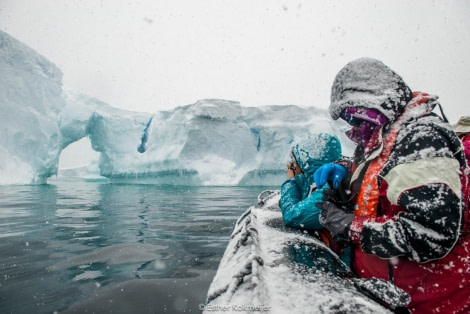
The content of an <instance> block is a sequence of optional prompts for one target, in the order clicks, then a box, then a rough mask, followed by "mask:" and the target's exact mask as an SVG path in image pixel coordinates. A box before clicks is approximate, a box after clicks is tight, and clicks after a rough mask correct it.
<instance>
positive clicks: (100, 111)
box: [0, 31, 352, 186]
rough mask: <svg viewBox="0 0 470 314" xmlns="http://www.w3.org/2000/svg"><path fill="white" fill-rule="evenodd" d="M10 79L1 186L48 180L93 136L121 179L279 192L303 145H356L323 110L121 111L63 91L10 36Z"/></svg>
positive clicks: (4, 97) (0, 146)
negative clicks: (292, 155)
mask: <svg viewBox="0 0 470 314" xmlns="http://www.w3.org/2000/svg"><path fill="white" fill-rule="evenodd" d="M0 72H1V73H2V75H1V76H0V105H1V107H2V115H1V117H0V122H1V128H0V158H1V160H2V163H1V164H0V184H12V183H45V182H47V178H49V177H51V176H53V175H55V174H57V169H58V160H59V156H60V154H61V152H62V150H63V149H64V148H66V147H67V146H68V145H70V144H71V143H74V142H76V141H78V140H80V139H82V138H84V137H89V139H90V142H91V145H92V148H93V150H95V151H97V152H99V154H100V157H99V162H98V168H99V172H100V174H101V175H102V176H105V177H107V178H109V179H110V180H111V182H135V183H157V184H180V185H270V186H274V185H279V184H281V183H282V181H283V180H284V178H285V165H286V162H287V160H288V156H289V151H290V147H291V145H292V144H293V142H294V141H296V140H297V139H298V138H301V137H304V136H306V135H307V134H309V133H312V132H320V131H321V132H332V133H335V134H337V135H338V136H339V137H340V139H342V140H343V143H347V144H349V145H351V144H350V141H349V140H347V139H346V138H345V137H344V136H343V132H344V129H342V130H341V129H339V128H338V126H342V127H344V125H343V124H342V123H341V122H336V121H332V120H331V119H330V117H329V115H328V112H327V111H326V110H324V109H318V108H315V107H307V108H304V107H298V106H294V105H286V106H265V107H245V106H241V104H240V103H238V102H236V101H229V100H221V99H205V100H200V101H197V102H196V103H194V104H191V105H187V106H182V107H178V108H176V109H174V110H171V111H159V112H155V113H145V112H133V111H127V110H120V109H117V108H114V107H112V106H110V105H108V104H106V103H104V102H102V101H100V100H98V99H95V98H91V97H89V96H86V95H83V94H80V93H77V92H71V91H63V90H62V74H61V71H60V70H59V69H58V68H57V67H56V66H55V65H54V64H52V63H51V62H49V61H48V60H46V59H45V58H44V57H42V56H40V55H39V54H38V53H36V52H35V51H34V50H32V49H30V48H28V47H27V46H25V45H24V44H22V43H20V42H18V41H17V40H15V39H14V38H12V37H11V36H9V35H8V34H6V33H4V32H1V31H0ZM337 123H338V124H337ZM344 151H345V152H346V153H350V152H351V151H352V147H351V146H349V147H345V149H344ZM93 169H95V170H96V165H94V167H93ZM80 173H83V171H80Z"/></svg>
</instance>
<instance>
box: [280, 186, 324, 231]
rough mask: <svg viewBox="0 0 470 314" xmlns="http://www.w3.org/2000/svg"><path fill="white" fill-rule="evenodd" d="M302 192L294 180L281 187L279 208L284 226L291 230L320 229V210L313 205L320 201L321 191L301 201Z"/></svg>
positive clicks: (321, 226)
mask: <svg viewBox="0 0 470 314" xmlns="http://www.w3.org/2000/svg"><path fill="white" fill-rule="evenodd" d="M302 195H303V190H302V188H301V187H299V186H298V184H297V182H296V181H295V180H294V179H288V180H286V181H285V182H284V183H283V184H282V186H281V200H280V207H281V211H282V219H283V221H284V224H285V225H286V226H288V227H292V228H302V229H321V228H323V225H322V224H321V223H320V221H319V216H320V212H321V209H319V208H317V207H316V206H315V204H316V203H317V202H321V201H322V190H321V189H320V190H316V191H314V192H312V194H311V195H310V196H308V197H306V198H305V199H302Z"/></svg>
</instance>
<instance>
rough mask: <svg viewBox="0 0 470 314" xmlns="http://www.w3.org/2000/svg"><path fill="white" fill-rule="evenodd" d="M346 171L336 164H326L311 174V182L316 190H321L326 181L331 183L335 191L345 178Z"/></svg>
mask: <svg viewBox="0 0 470 314" xmlns="http://www.w3.org/2000/svg"><path fill="white" fill-rule="evenodd" d="M347 173H348V172H347V170H346V168H344V167H343V166H341V165H338V164H326V165H323V166H321V167H320V168H318V169H317V171H315V173H314V174H313V180H314V181H315V185H316V186H317V188H321V187H322V186H323V185H324V184H325V183H326V182H327V181H331V182H333V188H335V189H337V188H338V186H339V184H340V183H341V181H343V179H344V178H345V177H346V175H347Z"/></svg>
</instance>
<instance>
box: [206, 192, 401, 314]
mask: <svg viewBox="0 0 470 314" xmlns="http://www.w3.org/2000/svg"><path fill="white" fill-rule="evenodd" d="M279 198H280V191H264V192H263V193H261V194H260V196H259V197H258V201H259V202H258V205H257V206H251V207H250V208H248V210H246V211H245V212H244V213H243V214H242V215H241V216H240V218H239V219H238V221H237V223H236V225H235V228H234V230H233V233H232V236H231V240H230V242H229V243H228V246H227V248H226V250H225V253H224V256H223V257H222V260H221V262H220V265H219V268H218V270H217V273H216V275H215V277H214V279H213V281H212V283H211V285H210V288H209V291H208V295H207V302H206V305H205V306H204V312H205V313H214V312H219V313H231V312H232V313H236V312H238V313H239V312H269V313H351V312H354V313H374V314H375V313H387V312H388V311H389V309H387V308H386V307H384V306H382V305H381V304H380V303H382V304H384V303H386V304H389V305H390V307H391V308H399V307H402V306H405V305H406V304H407V303H408V302H409V296H408V295H407V294H406V293H404V292H403V291H402V290H399V289H398V288H396V287H395V286H393V285H392V284H390V283H388V282H385V281H380V280H377V279H370V280H364V279H357V278H354V275H353V274H352V273H351V271H350V270H349V268H348V267H347V266H346V265H345V264H344V263H342V262H341V260H340V259H339V258H338V257H337V255H336V254H335V253H333V252H332V251H330V250H329V249H328V248H327V247H326V246H325V245H324V244H323V243H322V242H321V241H320V240H318V239H317V238H316V237H314V236H312V235H310V234H308V233H305V232H302V231H300V230H295V229H290V228H287V227H285V226H284V224H283V221H282V214H281V212H280V210H279ZM374 299H375V300H374Z"/></svg>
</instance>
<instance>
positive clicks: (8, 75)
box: [0, 31, 63, 184]
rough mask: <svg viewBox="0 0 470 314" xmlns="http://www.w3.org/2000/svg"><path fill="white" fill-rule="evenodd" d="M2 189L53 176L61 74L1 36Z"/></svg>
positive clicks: (58, 139) (57, 147)
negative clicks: (8, 185)
mask: <svg viewBox="0 0 470 314" xmlns="http://www.w3.org/2000/svg"><path fill="white" fill-rule="evenodd" d="M0 73H1V75H0V105H1V108H2V115H1V118H0V120H1V124H0V125H1V126H0V160H2V162H1V163H0V184H9V183H44V182H45V179H46V178H47V177H50V176H52V175H54V174H56V173H57V164H58V159H59V155H60V151H61V147H60V145H61V132H60V129H59V127H58V125H57V122H56V121H57V114H58V113H59V112H60V110H61V108H62V105H63V98H62V72H61V71H60V69H59V68H57V67H56V66H55V65H54V64H53V63H51V62H50V61H48V60H47V59H46V58H44V57H42V56H41V55H39V54H38V53H36V52H35V51H34V50H32V49H31V48H29V47H27V46H26V45H24V44H22V43H21V42H19V41H18V40H16V39H14V38H12V37H11V36H9V35H8V34H6V33H4V32H2V31H0Z"/></svg>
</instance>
